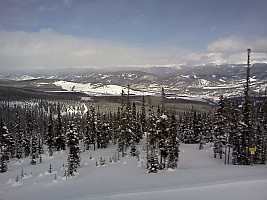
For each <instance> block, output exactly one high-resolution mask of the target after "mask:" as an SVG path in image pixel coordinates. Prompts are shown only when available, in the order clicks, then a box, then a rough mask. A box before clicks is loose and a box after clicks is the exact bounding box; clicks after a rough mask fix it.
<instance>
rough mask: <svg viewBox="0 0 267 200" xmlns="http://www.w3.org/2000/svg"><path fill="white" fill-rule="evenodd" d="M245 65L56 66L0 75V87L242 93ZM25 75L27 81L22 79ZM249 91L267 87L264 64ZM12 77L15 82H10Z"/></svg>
mask: <svg viewBox="0 0 267 200" xmlns="http://www.w3.org/2000/svg"><path fill="white" fill-rule="evenodd" d="M246 70H247V69H246V65H241V64H231V65H230V64H223V65H201V66H179V67H176V66H173V67H137V68H134V69H133V68H111V69H88V68H84V69H72V70H70V69H60V70H58V71H57V72H54V71H49V70H47V71H46V72H44V71H39V72H38V71H34V73H33V71H32V72H31V73H29V72H28V73H26V74H25V72H24V73H21V74H19V73H17V74H15V73H13V74H1V76H2V78H5V79H9V81H5V82H3V81H1V82H2V84H1V85H2V86H3V87H4V86H6V85H5V84H7V83H8V84H9V87H11V86H12V85H13V86H15V87H16V88H19V89H20V90H23V89H27V90H30V91H31V92H34V91H38V92H41V91H42V92H48V91H50V92H51V91H60V90H64V91H69V92H80V93H86V94H87V95H120V93H121V91H122V90H123V89H125V88H126V87H127V85H129V86H130V88H131V91H130V92H131V93H132V94H135V95H150V94H161V89H162V88H164V89H165V93H166V94H171V95H172V96H193V97H199V98H206V99H213V100H214V99H218V98H219V97H220V95H223V96H225V97H235V96H242V95H243V89H244V83H245V78H246ZM26 77H30V78H29V79H30V80H27V81H25V79H26ZM250 77H251V78H250V82H251V84H250V85H251V91H253V93H254V94H255V95H260V94H264V92H265V90H266V87H267V64H264V63H258V64H253V65H252V67H251V70H250ZM10 79H13V80H16V82H12V81H10ZM18 80H24V81H18Z"/></svg>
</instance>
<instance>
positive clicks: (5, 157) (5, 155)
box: [0, 117, 9, 173]
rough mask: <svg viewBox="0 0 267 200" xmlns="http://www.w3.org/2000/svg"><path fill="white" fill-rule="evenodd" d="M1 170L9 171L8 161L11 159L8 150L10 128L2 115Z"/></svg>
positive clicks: (0, 136) (0, 132)
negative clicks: (8, 128)
mask: <svg viewBox="0 0 267 200" xmlns="http://www.w3.org/2000/svg"><path fill="white" fill-rule="evenodd" d="M0 125H1V127H0V128H1V129H0V172H1V173H3V172H6V171H7V163H8V161H9V152H8V141H7V137H8V130H7V127H6V126H5V124H4V122H3V119H2V117H1V118H0Z"/></svg>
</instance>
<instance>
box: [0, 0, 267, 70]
mask: <svg viewBox="0 0 267 200" xmlns="http://www.w3.org/2000/svg"><path fill="white" fill-rule="evenodd" d="M266 20H267V1H266V0H184V1H182V0H0V70H1V69H4V68H10V69H12V68H14V69H15V68H26V67H31V68H33V67H34V68H35V67H36V68H41V67H45V68H47V67H109V66H151V65H170V64H177V65H179V64H183V63H187V64H191V65H193V64H194V65H195V64H203V63H210V62H216V63H240V62H245V61H246V50H247V48H251V49H252V53H251V59H252V62H256V61H267V21H266Z"/></svg>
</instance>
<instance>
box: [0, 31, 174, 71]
mask: <svg viewBox="0 0 267 200" xmlns="http://www.w3.org/2000/svg"><path fill="white" fill-rule="evenodd" d="M173 55H175V53H174V52H172V53H166V52H164V53H162V52H159V51H157V50H151V49H149V48H141V47H136V46H130V45H125V44H121V43H119V42H114V41H106V40H93V39H87V38H77V37H74V36H71V35H60V34H58V33H56V32H54V31H53V30H52V29H42V30H40V31H38V32H31V33H28V32H22V31H20V32H6V31H0V68H5V67H10V68H12V67H14V68H18V67H87V66H88V67H110V66H130V65H147V64H155V65H158V64H166V63H168V62H169V63H174V60H175V59H177V57H173Z"/></svg>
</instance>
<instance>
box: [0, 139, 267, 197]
mask: <svg viewBox="0 0 267 200" xmlns="http://www.w3.org/2000/svg"><path fill="white" fill-rule="evenodd" d="M115 149H116V147H115V146H110V147H109V148H108V149H101V150H96V151H93V150H87V151H85V152H83V153H81V157H82V162H81V167H79V168H78V173H77V174H76V175H75V176H74V177H71V178H70V177H68V178H67V179H66V177H65V176H64V171H65V169H64V167H63V163H64V166H66V163H67V154H68V151H61V152H55V153H54V155H53V156H52V157H48V156H47V155H48V154H47V153H46V154H44V155H43V162H42V163H37V165H35V166H31V165H30V164H29V163H30V160H29V159H28V158H27V159H24V160H23V162H16V160H11V161H10V168H9V171H8V172H6V173H2V174H0V188H1V189H0V199H1V200H16V199H17V200H150V199H151V200H162V199H168V200H180V199H181V200H209V199H214V200H226V199H227V200H266V199H267V167H266V165H254V166H234V165H224V164H223V161H224V159H222V160H220V159H215V158H213V152H212V149H211V148H210V145H209V144H207V145H206V146H205V147H204V149H202V150H199V149H198V145H185V144H181V146H180V160H179V163H178V169H176V170H162V171H159V172H158V173H157V174H152V173H151V174H149V173H147V170H146V161H145V156H146V154H145V152H144V151H143V149H144V147H142V146H140V147H139V151H140V152H141V154H140V161H138V160H137V158H133V157H131V156H125V157H120V160H119V161H117V162H110V158H111V157H112V156H113V155H114V154H115ZM90 157H91V159H90ZM100 157H102V158H105V160H106V165H104V166H96V161H98V162H99V159H100ZM50 164H51V165H52V173H49V172H48V170H49V166H50ZM22 169H23V172H24V173H26V175H25V177H24V178H20V177H19V180H18V182H16V176H17V174H18V175H19V176H20V173H21V170H22Z"/></svg>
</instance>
